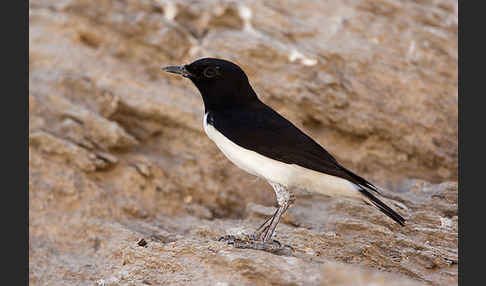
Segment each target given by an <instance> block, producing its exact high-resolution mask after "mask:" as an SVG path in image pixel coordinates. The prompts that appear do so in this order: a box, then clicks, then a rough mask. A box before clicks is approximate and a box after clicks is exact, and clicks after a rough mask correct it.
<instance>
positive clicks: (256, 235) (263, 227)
mask: <svg viewBox="0 0 486 286" xmlns="http://www.w3.org/2000/svg"><path fill="white" fill-rule="evenodd" d="M277 212H278V209H277V210H276V211H275V213H274V214H273V215H272V216H270V217H268V218H267V219H266V220H265V222H263V223H262V225H260V226H259V227H258V228H257V229H256V230H255V232H254V233H253V234H252V235H250V237H251V238H253V239H255V240H261V239H260V237H261V236H262V234H263V233H265V232H266V231H267V230H268V228H269V227H270V224H271V223H272V222H273V219H275V216H276V215H277Z"/></svg>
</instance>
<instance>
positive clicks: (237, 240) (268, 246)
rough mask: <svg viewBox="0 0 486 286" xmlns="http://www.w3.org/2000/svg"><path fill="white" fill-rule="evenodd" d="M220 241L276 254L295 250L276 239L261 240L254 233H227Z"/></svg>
mask: <svg viewBox="0 0 486 286" xmlns="http://www.w3.org/2000/svg"><path fill="white" fill-rule="evenodd" d="M219 241H224V242H226V243H228V244H229V245H233V246H234V247H236V248H246V249H255V250H263V251H267V252H271V253H276V254H290V253H291V252H293V251H294V249H293V248H292V247H291V246H290V245H282V244H281V243H280V242H279V241H277V240H275V239H272V240H268V241H263V240H259V239H257V237H256V236H255V235H254V234H243V235H238V236H235V235H225V236H222V237H220V238H219Z"/></svg>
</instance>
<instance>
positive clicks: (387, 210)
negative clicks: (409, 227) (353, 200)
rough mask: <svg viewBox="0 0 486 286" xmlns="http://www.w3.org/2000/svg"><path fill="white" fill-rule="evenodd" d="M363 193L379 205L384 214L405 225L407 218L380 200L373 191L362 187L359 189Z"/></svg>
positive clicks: (375, 204)
mask: <svg viewBox="0 0 486 286" xmlns="http://www.w3.org/2000/svg"><path fill="white" fill-rule="evenodd" d="M359 191H360V192H361V193H362V194H363V195H365V196H366V197H367V198H368V199H369V200H370V202H371V203H372V204H373V205H374V206H375V207H377V208H378V209H379V210H380V211H382V212H383V213H384V214H386V215H387V216H389V217H390V218H391V219H393V220H394V221H396V222H397V223H398V224H399V225H401V226H405V219H404V218H403V217H402V216H400V215H399V214H398V213H397V212H395V211H394V210H392V209H391V208H390V207H389V206H387V205H385V203H383V202H382V201H380V200H379V199H378V198H377V197H375V196H374V195H373V194H372V193H370V192H369V191H367V190H365V189H362V188H360V190H359Z"/></svg>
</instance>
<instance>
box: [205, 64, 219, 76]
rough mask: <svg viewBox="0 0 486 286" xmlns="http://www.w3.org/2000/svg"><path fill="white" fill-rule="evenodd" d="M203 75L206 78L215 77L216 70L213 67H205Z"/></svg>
mask: <svg viewBox="0 0 486 286" xmlns="http://www.w3.org/2000/svg"><path fill="white" fill-rule="evenodd" d="M203 74H204V76H205V77H207V78H212V77H215V76H216V75H217V74H218V71H217V70H216V69H214V68H213V67H207V68H206V69H205V70H204V72H203Z"/></svg>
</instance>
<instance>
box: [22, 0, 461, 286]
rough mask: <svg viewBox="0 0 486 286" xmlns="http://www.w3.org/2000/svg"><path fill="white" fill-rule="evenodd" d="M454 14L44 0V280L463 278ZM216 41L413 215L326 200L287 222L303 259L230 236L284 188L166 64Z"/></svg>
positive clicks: (36, 149) (40, 235)
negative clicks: (231, 141)
mask: <svg viewBox="0 0 486 286" xmlns="http://www.w3.org/2000/svg"><path fill="white" fill-rule="evenodd" d="M457 17H458V16H457V1H452V0H440V1H435V2H433V3H432V2H431V1H419V2H416V1H414V2H409V1H379V0H373V1H371V0H369V1H361V0H360V1H358V0H353V1H337V0H333V1H326V2H325V4H323V2H322V1H317V0H316V1H279V2H278V3H277V2H272V1H250V0H248V1H229V0H228V1H226V0H221V1H220V0H218V1H212V0H205V1H200V0H197V1H190V2H187V1H178V0H177V1H172V0H164V1H148V0H144V1H139V0H128V1H112V0H103V1H96V3H95V2H93V1H85V0H67V1H50V0H49V1H30V2H29V24H30V27H29V132H30V134H29V142H30V146H29V238H30V239H29V271H30V272H29V280H30V282H31V283H32V285H86V284H88V285H255V284H261V285H269V284H274V285H275V284H293V285H323V284H324V285H350V284H352V285H369V284H371V283H373V284H374V285H423V284H424V283H425V284H430V285H455V284H457V279H458V277H457V238H458V223H457V222H458V213H457V192H458V191H457V183H455V182H454V181H456V180H457V176H458V170H457V165H458V159H457V152H458V149H457V147H458V144H457V138H458V137H457V135H458V134H457V119H458V117H457V101H458V93H457V60H458V55H457ZM206 56H215V57H223V58H227V59H230V60H233V61H235V62H237V63H238V64H240V65H241V66H242V67H243V68H244V69H245V71H247V74H248V76H249V78H250V81H251V83H252V85H253V86H254V87H255V90H256V91H257V93H258V94H259V96H260V97H261V98H262V100H263V101H264V102H266V103H268V104H269V105H270V106H272V107H274V108H275V109H276V110H278V111H279V112H281V113H282V114H283V115H285V116H286V117H288V118H289V119H291V121H293V122H294V123H295V124H296V125H297V126H299V127H301V128H302V129H303V130H304V131H306V133H308V134H309V135H311V136H312V137H313V138H315V139H316V140H317V141H318V142H319V143H321V144H322V145H323V146H325V147H326V149H327V150H328V151H330V152H331V153H332V154H334V155H335V156H336V157H337V159H338V160H339V161H341V162H342V163H343V164H344V165H345V166H346V167H349V168H350V169H351V170H353V171H356V172H357V173H359V174H362V175H363V176H364V177H366V178H368V179H369V180H371V181H373V182H376V183H377V184H378V185H380V186H382V187H383V188H385V189H386V190H384V193H385V194H386V196H387V197H389V198H390V199H391V200H389V201H388V202H389V203H390V204H391V205H393V206H394V207H395V208H396V209H397V210H398V211H399V212H400V213H401V214H403V215H404V216H405V217H406V218H407V220H408V224H407V226H406V227H404V228H400V227H399V226H396V225H395V224H393V223H392V222H391V221H390V220H389V219H388V218H386V217H385V216H383V215H382V214H381V213H380V212H378V211H376V210H374V209H373V208H369V207H366V206H363V205H360V204H354V203H350V202H347V201H341V200H337V199H327V198H321V197H316V196H312V195H309V196H303V197H299V198H298V199H297V202H296V205H295V206H293V207H292V208H291V209H289V213H288V214H287V215H286V216H285V217H284V218H283V219H282V222H281V224H280V225H279V227H278V228H277V239H278V240H280V241H281V242H282V243H286V244H290V245H292V247H294V249H295V252H294V253H293V254H291V255H290V256H288V255H281V256H279V255H275V254H271V253H266V252H263V251H254V250H247V249H234V248H232V247H231V246H227V245H225V244H223V243H222V242H218V241H217V239H218V238H219V236H222V235H225V234H227V233H228V232H231V231H232V230H235V231H236V230H238V231H246V232H248V231H251V230H253V229H254V228H255V227H257V226H258V225H259V224H260V223H261V222H262V220H263V219H264V218H265V217H266V216H267V215H268V214H269V213H271V212H272V206H274V204H275V198H274V195H273V191H272V190H271V187H270V186H268V185H267V184H266V183H265V182H263V181H261V180H259V179H256V178H255V177H253V176H251V175H248V174H246V173H244V172H243V171H241V170H239V169H238V168H237V167H235V166H233V165H232V164H231V163H230V162H229V161H228V160H226V158H225V157H224V156H223V155H222V154H221V153H220V152H219V150H217V148H216V147H215V146H214V144H213V143H212V142H211V141H210V140H209V139H208V138H207V137H206V136H205V134H204V132H203V130H202V115H203V107H202V100H201V99H200V96H199V94H198V92H197V90H196V89H195V88H194V87H193V86H192V84H191V83H190V82H189V81H187V80H185V79H182V78H177V77H173V76H168V75H166V74H164V73H162V72H161V71H160V67H161V66H162V65H169V64H183V63H188V62H191V61H193V60H194V59H196V58H199V57H206ZM410 179H418V180H410ZM428 182H431V183H428ZM249 203H252V205H249ZM141 239H144V240H145V241H146V243H147V244H146V245H145V246H139V245H138V244H137V243H138V242H139V241H140V240H141Z"/></svg>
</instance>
